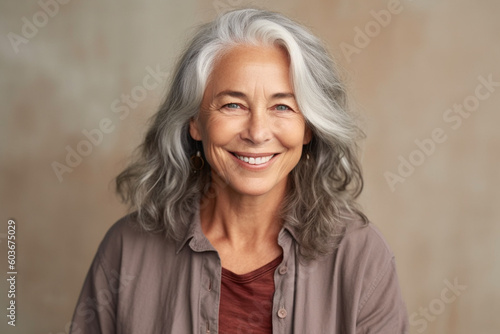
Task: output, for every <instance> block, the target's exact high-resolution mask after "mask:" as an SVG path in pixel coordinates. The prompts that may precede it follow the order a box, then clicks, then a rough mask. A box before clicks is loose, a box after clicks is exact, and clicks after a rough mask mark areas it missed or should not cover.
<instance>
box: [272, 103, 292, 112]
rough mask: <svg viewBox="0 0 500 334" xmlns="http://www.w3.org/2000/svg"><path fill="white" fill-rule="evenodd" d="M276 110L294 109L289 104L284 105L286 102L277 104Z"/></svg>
mask: <svg viewBox="0 0 500 334" xmlns="http://www.w3.org/2000/svg"><path fill="white" fill-rule="evenodd" d="M276 110H279V111H286V110H292V109H291V108H290V107H288V106H287V105H284V104H278V105H277V106H276Z"/></svg>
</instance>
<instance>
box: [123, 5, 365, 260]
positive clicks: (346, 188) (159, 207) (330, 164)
mask: <svg viewBox="0 0 500 334" xmlns="http://www.w3.org/2000/svg"><path fill="white" fill-rule="evenodd" d="M238 44H251V45H278V46H280V47H283V48H284V49H285V50H286V51H287V53H288V55H289V58H290V76H291V80H292V82H293V87H294V90H295V95H296V100H297V103H298V105H299V108H300V110H301V112H302V113H303V115H304V118H305V120H306V123H307V125H308V126H309V128H310V129H311V130H312V133H313V139H312V140H311V142H310V143H309V144H307V145H305V147H304V150H303V156H302V158H301V160H300V161H299V163H298V164H297V166H296V167H295V168H294V169H293V170H292V171H291V173H290V175H289V185H288V193H287V195H286V197H285V199H284V201H283V205H282V208H281V217H282V218H283V221H284V224H285V225H286V226H288V227H290V228H291V229H293V230H294V231H295V235H296V237H297V239H298V243H299V249H300V252H301V254H302V255H303V256H304V258H314V257H316V256H318V255H321V254H326V253H328V252H329V251H331V250H332V249H334V248H335V247H336V246H337V245H338V243H339V242H340V240H341V238H342V236H343V234H344V231H345V227H346V224H347V221H348V219H346V217H348V216H349V217H353V216H359V217H361V219H362V220H363V221H364V222H365V223H366V222H367V219H366V217H365V216H364V214H363V213H362V212H361V211H360V210H359V209H358V208H357V206H356V203H355V199H356V197H357V196H358V195H359V193H360V192H361V190H362V188H363V178H362V175H361V168H360V164H359V161H358V158H357V148H358V146H357V140H358V139H359V138H360V137H361V136H362V135H363V133H362V132H361V130H360V129H359V127H358V126H357V123H356V119H355V117H354V115H353V114H352V113H351V112H350V111H349V109H348V106H347V98H346V91H345V87H344V85H343V83H342V82H341V81H340V78H339V73H338V70H337V69H336V67H335V66H334V63H333V60H332V59H331V57H330V56H329V54H328V52H327V51H326V49H325V47H324V46H323V45H322V43H321V42H320V40H319V39H318V38H316V37H315V36H314V35H312V34H311V33H310V32H309V31H308V30H307V29H305V28H304V27H303V26H301V25H300V24H298V23H296V22H294V21H292V20H290V19H289V18H287V17H285V16H283V15H281V14H278V13H274V12H269V11H265V10H258V9H239V10H234V11H230V12H227V13H225V14H222V15H220V16H219V17H218V18H217V19H216V20H214V21H213V22H210V23H208V24H205V25H203V26H201V27H200V28H199V30H198V32H197V33H196V34H195V36H194V38H193V39H192V40H191V42H190V43H189V45H188V46H187V48H186V50H185V51H184V52H183V54H182V56H181V58H180V60H179V61H178V63H177V66H176V68H175V72H174V75H173V78H172V80H171V82H170V88H169V91H168V93H167V96H166V99H165V101H164V103H163V105H162V106H161V108H160V110H159V111H158V112H157V114H156V115H155V116H154V120H153V123H152V125H151V126H150V128H149V130H148V132H147V134H146V138H145V140H144V142H143V144H142V145H141V146H140V147H139V150H138V155H137V157H136V159H135V161H133V162H132V163H131V164H130V165H129V166H128V167H127V168H126V169H125V170H124V171H123V172H122V173H121V174H119V175H118V177H117V179H116V187H117V192H118V194H120V196H121V198H122V200H123V201H124V202H127V203H129V205H130V207H131V209H132V210H134V211H135V213H134V215H135V216H136V219H137V220H138V221H139V222H140V224H141V225H142V227H143V228H144V229H146V230H148V231H161V232H164V233H165V234H166V235H167V236H168V237H171V238H174V239H179V238H181V237H182V233H183V231H185V227H186V226H187V225H188V224H189V222H190V220H191V219H192V215H193V213H194V210H196V208H198V205H197V202H198V201H199V202H200V205H204V199H206V198H207V197H210V196H216V194H213V193H211V190H212V192H213V188H211V187H210V182H211V178H210V173H211V171H210V166H205V167H204V168H203V169H202V170H200V171H199V172H197V173H193V170H192V168H191V165H190V157H191V156H192V155H193V154H195V152H196V151H198V150H202V149H201V147H200V145H199V143H198V142H196V141H195V140H193V139H192V138H191V137H190V135H189V121H190V119H191V118H195V117H196V116H197V115H198V112H199V108H200V104H201V100H202V97H203V93H204V90H205V86H206V83H207V80H208V78H209V75H210V73H211V70H212V68H213V65H214V62H215V61H216V60H217V59H218V57H220V56H221V55H222V54H223V52H226V51H228V50H230V49H231V48H232V47H234V46H235V45H238ZM305 155H307V156H308V157H309V159H307V158H305ZM200 197H201V199H200ZM353 214H355V215H353Z"/></svg>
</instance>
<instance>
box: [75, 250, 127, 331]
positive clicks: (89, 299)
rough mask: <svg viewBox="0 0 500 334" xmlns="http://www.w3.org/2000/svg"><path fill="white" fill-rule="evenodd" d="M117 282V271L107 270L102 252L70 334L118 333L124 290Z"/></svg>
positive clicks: (88, 276)
mask: <svg viewBox="0 0 500 334" xmlns="http://www.w3.org/2000/svg"><path fill="white" fill-rule="evenodd" d="M117 278H119V275H118V273H117V272H116V270H109V269H107V268H106V267H105V265H104V264H103V261H102V258H101V254H100V251H98V252H97V254H96V256H95V257H94V260H93V262H92V265H91V267H90V269H89V271H88V273H87V277H86V278H85V282H84V284H83V288H82V291H81V293H80V297H79V299H78V302H77V304H76V308H75V311H74V314H73V320H72V324H71V329H70V334H87V333H92V334H99V333H115V332H116V326H115V322H116V301H117V297H118V292H119V289H120V282H119V279H117Z"/></svg>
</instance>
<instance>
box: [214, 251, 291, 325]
mask: <svg viewBox="0 0 500 334" xmlns="http://www.w3.org/2000/svg"><path fill="white" fill-rule="evenodd" d="M282 260H283V255H280V256H279V257H277V258H276V259H274V260H273V261H271V262H269V263H268V264H266V265H264V266H263V267H260V268H259V269H256V270H254V271H252V272H249V273H247V274H243V275H237V274H235V273H233V272H232V271H229V270H227V269H224V268H222V282H221V296H220V308H219V333H220V334H243V333H244V334H271V333H272V332H273V327H272V307H273V295H274V271H275V270H276V268H277V267H278V265H279V264H280V263H281V261H282Z"/></svg>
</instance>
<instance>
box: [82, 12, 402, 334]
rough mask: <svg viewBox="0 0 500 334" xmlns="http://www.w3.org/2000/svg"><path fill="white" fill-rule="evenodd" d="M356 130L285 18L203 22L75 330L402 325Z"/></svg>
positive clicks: (315, 49) (317, 59)
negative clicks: (361, 206)
mask: <svg viewBox="0 0 500 334" xmlns="http://www.w3.org/2000/svg"><path fill="white" fill-rule="evenodd" d="M359 134H360V131H359V130H358V128H357V126H356V122H355V120H354V117H353V115H352V114H351V113H349V111H348V109H347V105H346V96H345V91H344V87H343V85H342V83H341V82H340V81H339V75H338V74H337V72H336V70H335V68H334V66H333V63H332V60H331V59H330V57H329V56H328V53H327V52H326V50H325V49H324V47H323V46H322V45H321V43H320V41H319V40H318V39H317V38H316V37H314V36H313V35H311V33H309V32H308V31H307V30H306V29H304V28H303V27H302V26H300V25H298V24H297V23H295V22H293V21H291V20H290V19H288V18H286V17H284V16H282V15H280V14H277V13H272V12H267V11H262V10H255V9H243V10H236V11H232V12H229V13H226V14H224V15H222V16H220V17H218V18H217V19H216V20H215V21H214V22H211V23H209V24H206V25H204V26H202V27H201V28H200V30H199V31H198V33H197V34H196V36H195V37H194V38H193V40H192V41H191V42H190V44H189V46H188V48H187V49H186V51H185V52H184V54H183V56H182V57H181V59H180V61H179V63H178V65H177V67H176V71H175V75H174V77H173V81H172V83H171V86H170V91H169V93H168V94H167V97H166V100H165V102H164V103H163V105H162V107H161V108H160V110H159V112H158V113H157V114H156V116H155V119H154V123H153V124H152V126H151V128H150V129H149V131H148V133H147V135H146V138H145V141H144V143H143V145H142V147H141V150H140V155H139V156H138V158H137V159H136V161H135V162H134V163H133V164H131V165H130V166H129V167H128V168H127V169H126V170H125V171H124V172H122V173H121V174H120V175H119V176H118V178H117V190H118V193H119V194H121V195H122V196H123V198H124V200H125V201H127V202H129V203H130V204H131V207H132V208H133V210H134V212H133V213H132V214H130V215H128V216H126V217H125V218H123V219H121V220H120V221H118V222H117V223H116V224H115V225H114V226H113V227H112V228H111V229H110V230H109V232H108V233H107V235H106V237H105V238H104V240H103V242H102V243H101V245H100V247H99V250H98V252H97V255H96V257H95V259H94V262H93V264H92V267H91V269H90V271H89V274H88V276H87V278H86V281H85V283H84V286H83V290H82V293H81V296H80V300H79V303H78V305H77V307H76V310H75V314H74V318H73V326H72V332H73V333H100V332H102V333H114V332H117V333H175V334H180V333H403V332H405V331H407V328H408V325H407V320H406V311H405V306H404V303H403V301H402V298H401V294H400V290H399V286H398V281H397V276H396V270H395V263H394V257H393V255H392V253H391V251H390V250H389V248H388V246H387V244H386V243H385V241H384V240H383V238H382V236H381V235H380V233H379V232H378V231H377V230H376V229H375V228H374V227H373V226H372V225H371V224H370V223H368V221H367V219H366V217H365V216H364V215H363V214H362V213H361V212H360V211H359V210H358V209H356V205H355V202H354V200H355V198H356V197H357V195H358V194H359V192H360V191H361V188H362V177H361V172H360V167H359V162H358V160H357V157H356V147H357V145H356V140H357V138H358V137H359Z"/></svg>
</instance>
